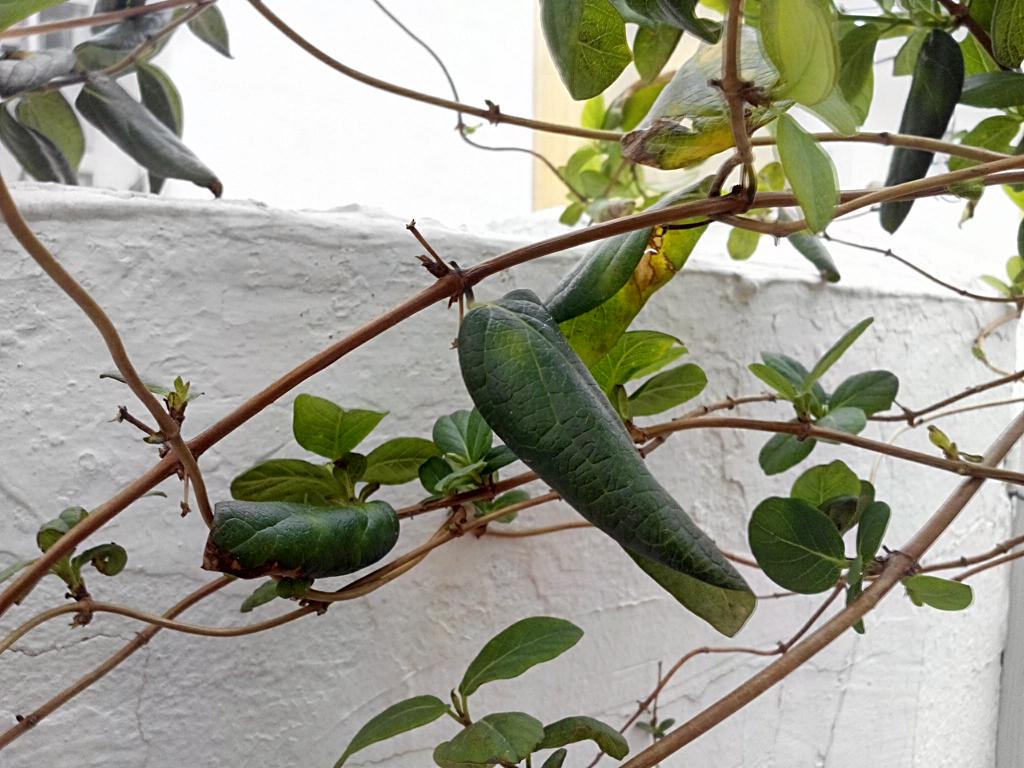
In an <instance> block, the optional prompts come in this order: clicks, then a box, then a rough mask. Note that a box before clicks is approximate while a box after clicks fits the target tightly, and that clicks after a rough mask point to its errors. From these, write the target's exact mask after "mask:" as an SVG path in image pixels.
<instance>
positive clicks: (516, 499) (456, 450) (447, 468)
mask: <svg viewBox="0 0 1024 768" xmlns="http://www.w3.org/2000/svg"><path fill="white" fill-rule="evenodd" d="M432 436H433V439H434V441H433V443H432V446H433V448H434V452H433V453H432V454H431V456H430V457H429V458H428V459H427V460H426V461H424V462H423V463H422V464H421V465H420V467H419V473H418V475H419V479H420V483H421V484H422V485H423V487H424V488H425V489H426V491H427V493H429V494H430V498H445V497H448V496H454V495H456V494H458V493H463V492H465V491H472V490H476V489H478V488H485V487H487V486H489V485H493V484H494V483H495V482H496V481H497V479H498V471H499V470H500V469H502V468H504V467H507V466H508V465H509V464H511V463H512V462H514V461H515V460H516V455H515V454H514V453H512V451H510V450H509V449H508V448H507V447H505V446H504V445H494V433H493V432H492V431H491V428H490V427H489V426H488V425H487V422H486V421H484V418H483V416H481V415H480V413H479V411H477V410H476V409H475V408H474V409H473V410H471V411H465V410H461V411H455V412H454V413H451V414H449V415H447V416H442V417H441V418H439V419H438V420H437V421H435V422H434V428H433V432H432ZM527 498H528V496H527V494H526V493H525V492H523V491H510V492H508V493H506V494H503V495H501V496H499V497H497V498H496V499H494V500H493V501H489V502H487V501H476V502H473V505H474V506H475V507H476V510H477V514H478V515H486V514H490V513H492V512H497V511H498V510H499V509H503V508H505V507H510V506H512V505H513V504H519V503H520V502H523V501H526V499H527ZM514 519H515V513H514V512H511V513H509V515H508V516H507V517H504V518H501V522H511V521H512V520H514Z"/></svg>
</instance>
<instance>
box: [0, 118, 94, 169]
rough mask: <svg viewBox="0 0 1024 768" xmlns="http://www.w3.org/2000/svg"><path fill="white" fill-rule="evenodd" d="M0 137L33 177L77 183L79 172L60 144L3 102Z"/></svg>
mask: <svg viewBox="0 0 1024 768" xmlns="http://www.w3.org/2000/svg"><path fill="white" fill-rule="evenodd" d="M0 141H2V142H3V145H4V146H5V147H7V149H8V150H9V151H10V153H11V154H12V155H14V157H15V159H16V160H17V161H18V162H19V163H20V164H21V167H22V168H24V169H25V172H26V173H28V174H29V175H30V176H31V177H32V178H33V179H35V180H37V181H55V182H57V183H58V184H77V183H78V176H77V174H75V169H74V168H73V167H72V166H71V163H70V161H69V160H68V158H67V157H65V155H64V153H63V152H61V151H60V149H59V148H58V147H57V145H56V144H54V143H53V142H52V141H50V140H49V139H48V138H46V137H45V136H44V135H43V134H41V133H39V132H38V131H35V130H33V129H31V128H29V127H27V126H25V125H22V124H21V123H20V122H18V120H16V119H15V118H14V117H12V116H11V113H10V112H8V111H7V105H6V104H0Z"/></svg>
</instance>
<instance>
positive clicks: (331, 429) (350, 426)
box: [292, 395, 387, 461]
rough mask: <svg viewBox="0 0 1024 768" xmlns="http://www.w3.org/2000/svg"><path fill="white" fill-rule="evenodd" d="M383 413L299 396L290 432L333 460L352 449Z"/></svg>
mask: <svg viewBox="0 0 1024 768" xmlns="http://www.w3.org/2000/svg"><path fill="white" fill-rule="evenodd" d="M385 416H387V412H381V411H366V410H361V409H358V408H353V409H350V410H346V409H344V408H342V407H341V406H340V405H336V404H335V403H332V402H331V401H330V400H327V399H325V398H323V397H316V396H315V395H299V396H298V397H296V398H295V405H294V407H293V415H292V433H293V434H294V435H295V440H296V442H297V443H298V444H299V445H301V446H302V447H303V448H305V449H306V450H307V451H311V452H313V453H315V454H316V455H318V456H323V457H324V458H325V459H330V460H331V461H334V460H336V459H340V458H341V457H342V456H344V455H345V454H346V453H348V452H350V451H352V450H355V448H356V446H357V445H359V444H360V443H361V442H362V441H363V439H364V438H365V437H366V436H367V435H369V434H370V433H371V432H373V430H374V429H375V428H376V426H377V425H378V424H380V421H381V419H383V418H384V417H385Z"/></svg>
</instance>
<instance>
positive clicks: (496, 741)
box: [335, 616, 629, 768]
mask: <svg viewBox="0 0 1024 768" xmlns="http://www.w3.org/2000/svg"><path fill="white" fill-rule="evenodd" d="M582 636H583V630H581V629H580V628H579V627H577V626H575V625H574V624H572V623H570V622H568V621H565V620H563V619H556V618H551V617H548V616H535V617H533V618H529V619H523V620H522V621H518V622H516V623H515V624H513V625H512V626H510V627H508V628H507V629H505V630H503V631H502V632H500V633H499V634H498V635H497V636H495V637H494V638H493V639H492V640H490V641H489V642H488V643H487V644H486V645H485V646H484V647H483V648H482V649H481V650H480V653H478V654H477V656H476V658H474V659H473V661H472V662H471V663H470V665H469V667H468V668H467V669H466V673H465V674H464V675H463V677H462V682H460V683H459V686H458V688H457V689H455V690H452V692H451V695H450V702H451V703H450V704H448V703H446V702H444V701H443V700H442V699H440V698H438V697H436V696H430V695H427V696H414V697H413V698H411V699H406V700H405V701H402V702H399V703H398V704H394V705H392V706H391V707H388V708H387V709H385V710H384V711H383V712H381V713H380V714H379V715H377V716H376V717H373V718H371V719H370V721H369V722H367V723H366V724H365V725H364V726H363V727H362V728H360V729H359V731H358V732H357V733H356V735H355V736H354V737H353V738H352V740H351V741H350V742H349V745H348V747H346V748H345V751H344V752H343V753H342V755H341V757H340V758H339V759H338V761H337V762H336V763H335V768H341V766H342V765H344V764H345V762H346V761H347V760H348V759H349V758H350V757H351V756H352V755H354V754H356V753H357V752H359V751H361V750H363V749H366V748H367V747H369V746H371V745H373V744H376V743H378V742H381V741H385V740H386V739H391V738H394V737H395V736H398V735H400V734H402V733H406V732H408V731H411V730H413V729H416V728H421V727H423V726H425V725H429V724H430V723H433V722H434V721H436V720H438V719H440V718H441V717H444V716H445V715H448V716H449V717H451V718H452V719H453V720H455V721H456V722H457V723H459V724H460V725H461V726H462V730H461V731H459V732H458V733H457V734H456V735H455V736H454V737H453V738H451V739H450V740H448V741H444V742H442V743H440V744H438V745H437V747H436V748H435V749H434V753H433V758H434V763H435V764H437V765H438V766H440V767H441V768H476V767H478V766H479V767H480V768H483V766H493V765H498V764H500V765H504V766H514V765H520V764H522V763H523V762H524V761H526V764H527V765H529V764H530V761H531V756H532V755H534V754H535V753H537V752H542V751H545V750H554V751H553V752H551V754H550V755H549V756H548V757H547V759H546V760H545V761H544V763H543V766H542V768H560V766H561V765H562V764H563V762H564V761H565V758H566V755H567V750H566V749H565V747H566V746H567V745H569V744H575V743H578V742H582V741H593V742H594V743H595V744H596V745H597V746H598V748H599V749H600V750H601V751H602V752H604V753H605V754H608V755H610V756H611V757H613V758H615V759H618V760H621V759H622V758H624V757H625V756H626V755H627V754H628V753H629V745H628V744H627V743H626V740H625V739H624V738H623V737H622V736H621V735H620V734H619V733H618V732H617V731H616V730H615V729H614V728H612V727H611V726H609V725H606V724H605V723H602V722H601V721H599V720H595V719H594V718H592V717H586V716H574V717H566V718H563V719H562V720H558V721H557V722H554V723H550V724H548V725H543V724H542V723H541V722H540V721H539V720H537V719H536V718H535V717H532V716H531V715H528V714H526V713H525V712H495V713H492V714H488V715H484V716H483V717H481V718H480V719H479V720H476V721H474V720H473V719H472V718H471V716H470V713H469V697H470V696H471V695H472V694H473V693H475V692H476V691H477V690H478V689H479V688H480V687H481V686H482V685H485V684H487V683H492V682H494V681H497V680H510V679H512V678H515V677H519V676H520V675H522V674H523V673H524V672H526V671H528V670H529V669H530V668H532V667H534V666H536V665H537V664H541V663H543V662H546V661H550V660H552V659H554V658H556V657H558V656H560V655H561V654H563V653H564V652H565V651H567V650H569V649H570V648H572V647H573V646H574V645H576V643H578V642H579V640H580V638H581V637H582Z"/></svg>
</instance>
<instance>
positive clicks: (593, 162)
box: [558, 83, 664, 226]
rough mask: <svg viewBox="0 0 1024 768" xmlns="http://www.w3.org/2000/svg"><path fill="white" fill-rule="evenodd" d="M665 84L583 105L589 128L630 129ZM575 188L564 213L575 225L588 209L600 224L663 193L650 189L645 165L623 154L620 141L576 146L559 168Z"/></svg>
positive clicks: (640, 207)
mask: <svg viewBox="0 0 1024 768" xmlns="http://www.w3.org/2000/svg"><path fill="white" fill-rule="evenodd" d="M662 87H664V83H650V84H646V85H641V86H640V87H638V88H637V89H635V90H634V91H627V92H626V93H624V94H623V95H622V96H620V97H619V98H617V99H616V100H615V101H614V102H613V103H612V104H611V105H609V106H608V108H605V103H604V97H603V96H595V97H594V98H593V99H591V100H590V101H588V102H587V103H586V105H585V106H584V108H583V114H582V117H581V125H582V126H583V127H584V128H601V129H604V130H614V129H616V128H621V129H622V130H629V128H630V127H635V125H636V123H637V122H639V120H640V119H641V118H642V117H643V115H644V114H646V112H647V109H648V108H649V107H650V104H651V102H652V101H653V100H654V98H655V97H656V96H657V93H658V92H659V91H660V90H661V88H662ZM558 172H559V174H560V175H561V177H562V178H563V179H564V180H565V182H566V185H567V186H568V187H569V188H570V191H569V192H568V198H569V201H570V202H569V205H568V206H567V207H566V208H565V210H564V211H562V215H561V217H560V218H559V221H561V222H562V223H563V224H566V225H569V226H572V225H573V224H576V223H577V222H578V221H579V220H580V218H581V217H582V216H583V215H584V214H586V215H587V216H588V217H589V219H590V221H592V222H594V223H599V222H602V221H608V220H610V219H616V218H618V217H620V216H626V215H628V214H630V213H634V212H636V211H640V210H643V209H644V208H647V207H648V206H649V205H652V204H653V203H656V202H657V201H658V200H659V199H660V198H661V197H662V193H660V192H657V191H654V190H652V189H650V188H649V187H648V186H647V185H646V184H645V183H644V178H643V169H642V168H639V167H637V165H636V164H635V163H633V162H632V161H630V160H628V159H627V158H625V157H623V155H622V144H621V142H618V141H592V142H589V143H588V144H585V145H584V146H582V147H580V148H579V149H577V150H576V151H575V152H573V154H572V155H571V156H570V157H569V159H568V160H567V161H566V163H565V165H563V166H561V167H560V168H559V169H558Z"/></svg>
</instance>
